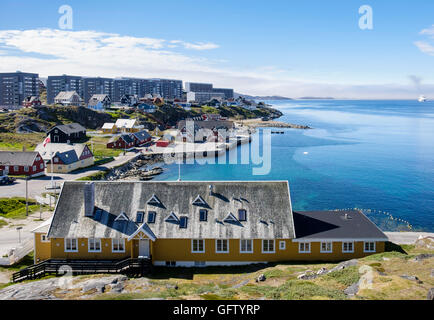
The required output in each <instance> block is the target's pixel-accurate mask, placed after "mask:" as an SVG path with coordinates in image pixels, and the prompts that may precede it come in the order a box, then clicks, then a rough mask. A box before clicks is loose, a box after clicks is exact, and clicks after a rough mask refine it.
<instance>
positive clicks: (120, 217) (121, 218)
mask: <svg viewBox="0 0 434 320" xmlns="http://www.w3.org/2000/svg"><path fill="white" fill-rule="evenodd" d="M128 220H129V219H128V217H127V215H126V214H125V212H122V213H121V214H120V215H118V216H117V217H116V219H115V221H128Z"/></svg>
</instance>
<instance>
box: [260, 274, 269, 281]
mask: <svg viewBox="0 0 434 320" xmlns="http://www.w3.org/2000/svg"><path fill="white" fill-rule="evenodd" d="M265 280H267V277H266V276H265V274H261V275H259V277H258V281H261V282H263V281H265Z"/></svg>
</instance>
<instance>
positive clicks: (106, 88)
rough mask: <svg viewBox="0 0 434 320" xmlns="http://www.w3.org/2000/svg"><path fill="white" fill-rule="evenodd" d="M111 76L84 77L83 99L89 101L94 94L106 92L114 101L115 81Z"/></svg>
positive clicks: (85, 101)
mask: <svg viewBox="0 0 434 320" xmlns="http://www.w3.org/2000/svg"><path fill="white" fill-rule="evenodd" d="M113 82H114V81H113V79H110V78H100V77H97V78H83V99H84V103H86V104H87V103H89V100H90V98H91V97H92V96H93V95H94V94H106V95H108V96H109V97H110V100H111V101H113V92H114V83H113Z"/></svg>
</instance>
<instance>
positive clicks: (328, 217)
mask: <svg viewBox="0 0 434 320" xmlns="http://www.w3.org/2000/svg"><path fill="white" fill-rule="evenodd" d="M293 215H294V225H295V233H296V235H297V239H305V240H309V239H349V240H351V239H370V238H371V239H385V241H387V236H386V235H385V234H384V233H383V232H382V231H381V230H380V229H379V228H378V227H377V226H376V225H375V224H374V223H373V222H372V221H371V220H369V219H368V218H367V217H366V216H365V215H364V214H363V213H362V212H360V211H355V210H351V211H310V212H294V213H293ZM345 215H347V218H345V217H346V216H345Z"/></svg>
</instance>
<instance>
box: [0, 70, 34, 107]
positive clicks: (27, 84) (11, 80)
mask: <svg viewBox="0 0 434 320" xmlns="http://www.w3.org/2000/svg"><path fill="white" fill-rule="evenodd" d="M29 96H39V75H38V74H37V73H25V72H20V71H17V72H10V73H0V106H5V107H19V106H22V105H23V101H24V99H25V98H27V97H29Z"/></svg>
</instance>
